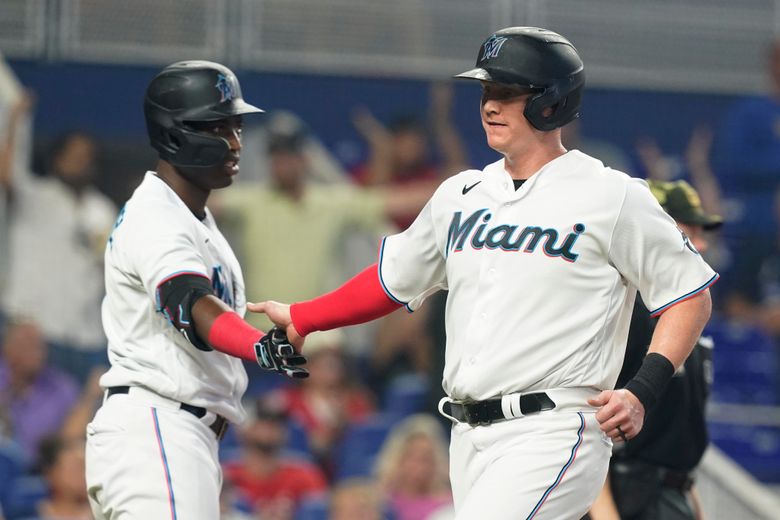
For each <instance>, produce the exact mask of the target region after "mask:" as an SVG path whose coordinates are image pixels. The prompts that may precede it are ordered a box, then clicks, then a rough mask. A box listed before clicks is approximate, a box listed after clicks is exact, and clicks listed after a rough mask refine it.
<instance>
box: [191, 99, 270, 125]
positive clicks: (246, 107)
mask: <svg viewBox="0 0 780 520" xmlns="http://www.w3.org/2000/svg"><path fill="white" fill-rule="evenodd" d="M263 112H265V110H263V109H262V108H258V107H256V106H254V105H250V104H249V103H247V102H246V101H244V100H243V99H234V100H232V101H231V102H229V103H223V104H221V105H218V106H215V107H211V108H209V109H207V110H203V108H197V109H193V110H192V111H190V112H189V113H184V114H182V117H181V118H180V119H181V120H182V121H218V120H220V119H225V118H228V117H234V116H243V115H247V114H261V113H263Z"/></svg>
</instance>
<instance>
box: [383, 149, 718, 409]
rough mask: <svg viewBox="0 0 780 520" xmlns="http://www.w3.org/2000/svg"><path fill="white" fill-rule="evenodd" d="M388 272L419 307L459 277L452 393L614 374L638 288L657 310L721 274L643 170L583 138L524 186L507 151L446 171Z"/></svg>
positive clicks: (485, 393)
mask: <svg viewBox="0 0 780 520" xmlns="http://www.w3.org/2000/svg"><path fill="white" fill-rule="evenodd" d="M379 273H380V278H381V281H382V284H383V286H384V287H385V290H386V291H387V293H388V294H389V295H390V296H391V297H392V298H394V299H396V300H397V301H399V302H401V303H405V304H406V305H407V306H408V308H409V309H410V310H414V309H415V308H417V307H418V306H419V305H420V304H421V303H422V301H423V300H424V299H425V297H426V296H427V295H429V294H431V293H432V292H434V291H436V290H438V289H449V297H448V299H447V309H446V332H447V349H446V361H445V367H444V381H443V385H444V390H445V391H446V392H447V394H448V395H449V396H450V397H451V398H453V399H488V398H491V397H496V396H498V395H502V394H508V393H512V392H529V391H535V390H545V389H552V388H574V387H592V388H598V389H610V388H613V386H614V384H615V381H616V380H617V376H618V373H619V372H620V367H621V364H622V362H623V357H624V353H625V346H626V340H627V336H628V327H629V321H630V318H631V312H632V306H633V302H634V298H635V296H636V291H637V290H639V292H640V293H641V295H642V298H643V299H644V301H645V303H646V304H647V305H648V307H649V308H650V309H651V311H652V312H653V313H654V314H656V315H657V314H660V313H661V312H663V311H664V310H665V309H666V308H668V307H669V306H671V305H673V304H674V303H676V302H679V301H681V300H683V299H685V298H688V297H691V296H693V295H695V294H697V293H698V292H700V291H703V290H704V289H706V288H707V287H708V286H709V285H711V284H712V283H713V282H714V281H715V280H716V279H717V277H718V275H717V274H716V273H715V272H714V271H713V270H712V269H711V268H710V267H709V266H708V265H707V264H706V263H705V262H704V261H703V260H702V258H701V257H700V256H699V254H698V253H697V252H696V251H695V250H694V249H693V246H692V245H691V244H690V242H689V241H688V240H687V238H686V237H685V236H684V235H683V234H682V233H681V232H680V231H679V230H678V229H677V227H676V226H675V224H674V221H673V220H672V219H671V218H670V217H669V216H668V215H667V214H666V213H664V211H663V210H662V209H661V207H660V205H659V204H658V202H657V201H656V200H655V198H654V197H653V196H652V194H651V193H650V190H649V189H648V188H647V185H646V183H645V182H644V181H642V180H639V179H633V178H631V177H629V176H627V175H625V174H623V173H621V172H618V171H615V170H612V169H610V168H607V167H605V166H604V165H603V164H602V163H601V162H600V161H598V160H596V159H594V158H592V157H589V156H587V155H585V154H583V153H581V152H579V151H576V150H573V151H570V152H568V153H566V154H564V155H562V156H561V157H558V158H557V159H555V160H553V161H551V162H549V163H548V164H546V165H545V166H544V167H543V168H542V169H541V170H539V171H538V172H537V173H536V174H535V175H533V176H532V177H531V178H530V179H528V180H527V181H526V182H525V183H524V184H523V185H522V186H521V187H520V189H518V190H517V191H515V189H514V185H513V182H512V179H511V177H510V176H509V174H508V173H507V172H506V170H505V169H504V161H503V159H502V160H500V161H498V162H495V163H493V164H490V165H488V166H487V167H485V169H484V170H483V171H479V170H467V171H464V172H461V173H460V174H458V175H456V176H454V177H451V178H449V179H447V180H446V181H445V182H444V183H442V185H441V186H440V187H439V189H438V190H437V191H436V193H435V194H434V195H433V197H432V198H431V200H430V201H429V202H428V204H427V205H426V206H425V208H424V209H423V210H422V212H421V213H420V215H419V216H418V218H417V220H416V221H415V222H414V223H413V224H412V226H411V227H410V228H409V229H407V230H406V231H404V232H403V233H400V234H398V235H393V236H390V237H387V238H386V239H385V240H384V242H383V244H382V250H381V254H380V260H379Z"/></svg>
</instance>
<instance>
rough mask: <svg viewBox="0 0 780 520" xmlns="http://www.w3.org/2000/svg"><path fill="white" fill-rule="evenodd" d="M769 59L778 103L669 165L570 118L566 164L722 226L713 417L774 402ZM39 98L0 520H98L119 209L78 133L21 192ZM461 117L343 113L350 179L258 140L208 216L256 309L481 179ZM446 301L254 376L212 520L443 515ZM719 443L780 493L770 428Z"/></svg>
mask: <svg viewBox="0 0 780 520" xmlns="http://www.w3.org/2000/svg"><path fill="white" fill-rule="evenodd" d="M767 63H768V67H767V71H768V74H769V75H770V76H771V78H772V80H773V85H774V90H773V91H772V92H771V93H769V94H768V95H766V96H752V97H749V98H745V99H744V100H742V101H738V102H736V103H734V104H733V106H732V107H731V108H730V109H729V111H728V113H727V115H726V116H725V117H724V118H723V120H722V121H721V122H720V124H719V125H718V126H717V127H711V128H707V127H700V128H697V129H696V130H695V131H694V132H693V133H692V135H690V136H689V140H688V142H687V143H686V144H685V145H684V148H685V152H684V154H682V155H679V156H677V155H672V154H669V153H668V152H667V151H665V150H663V149H661V148H660V147H659V145H658V144H657V142H656V140H655V139H654V137H653V136H646V137H645V138H644V139H642V140H640V141H639V142H637V143H636V145H635V148H634V149H623V148H620V147H618V146H616V145H615V144H613V143H610V142H608V141H605V140H598V141H597V140H593V139H590V138H589V136H588V135H587V134H583V132H582V130H581V126H580V124H579V123H578V122H574V123H572V124H570V125H569V126H567V127H566V128H565V129H564V143H565V144H566V146H567V147H568V148H570V149H573V148H576V149H580V150H582V151H584V152H586V153H589V154H591V155H594V156H595V157H597V158H599V159H601V160H602V161H603V162H604V163H605V164H607V165H608V166H612V167H614V168H615V169H619V170H622V171H625V172H626V173H628V174H630V175H632V176H637V177H643V178H652V179H658V180H676V179H685V180H687V181H688V182H690V183H691V184H692V185H693V186H694V187H695V188H696V189H697V190H698V192H699V194H700V195H701V199H702V200H701V202H702V205H703V207H704V210H705V211H706V212H707V213H710V214H716V215H722V216H723V217H724V218H725V220H726V224H725V226H724V228H723V230H722V231H721V232H720V233H719V234H717V235H713V236H710V237H708V239H709V241H710V248H709V251H708V253H707V260H708V262H709V263H710V264H711V265H712V266H713V267H714V268H715V269H716V270H717V271H719V272H720V273H721V276H722V278H721V281H720V282H719V283H718V284H717V285H716V286H715V287H714V288H713V294H714V298H713V299H714V304H715V307H716V308H715V312H714V315H713V318H712V320H711V322H710V323H709V325H708V326H707V329H706V331H705V335H709V336H712V338H713V340H714V344H715V353H714V356H713V357H714V366H713V371H714V386H713V393H712V401H714V402H716V403H729V404H742V405H751V406H756V405H760V406H777V405H778V404H780V385H779V384H778V382H780V366H778V361H777V359H778V340H779V339H780V235H779V233H780V189H779V188H780V44H778V45H775V46H773V47H772V49H771V52H770V53H769V55H768V61H767ZM245 95H246V96H247V98H248V99H251V93H248V92H247V93H245ZM35 96H36V94H35V93H33V92H26V93H25V94H24V95H23V96H21V97H20V98H19V99H18V101H17V102H16V103H15V104H14V105H13V106H12V107H11V108H10V110H8V111H7V112H6V115H5V118H4V119H3V120H2V121H0V195H1V196H2V198H3V201H4V204H3V205H2V207H3V208H4V212H5V213H4V215H3V217H2V219H0V222H2V223H3V225H4V226H6V227H5V230H4V231H5V233H3V234H0V236H3V237H5V238H4V243H2V244H0V251H2V254H3V256H5V257H6V261H5V263H4V264H3V265H6V266H7V269H6V270H5V271H6V272H3V273H0V280H2V284H0V285H1V286H2V287H3V290H2V294H0V301H1V302H2V306H1V307H0V317H1V319H0V321H2V329H1V330H2V334H1V335H0V344H1V345H2V349H1V352H0V506H2V511H3V514H4V515H5V518H6V519H7V520H13V519H19V518H29V519H32V518H40V519H49V520H53V519H60V520H65V519H68V520H76V519H88V518H91V516H90V513H89V507H88V504H87V497H86V490H85V485H84V478H83V473H84V467H83V466H84V454H83V441H84V430H85V426H86V424H87V422H88V421H89V420H90V419H91V417H92V414H93V413H94V411H95V409H96V408H97V406H98V405H99V403H100V401H101V399H102V397H103V393H102V391H101V389H100V387H99V386H98V383H97V380H98V378H99V376H100V374H102V372H103V370H105V366H106V363H107V358H106V345H105V337H104V335H103V332H102V328H101V325H100V303H101V299H102V296H103V272H102V255H103V249H104V245H105V241H106V238H107V237H108V235H109V232H110V230H111V228H112V226H113V224H114V220H115V218H116V215H117V213H118V209H119V208H120V207H121V205H122V204H123V200H119V199H117V198H113V199H112V198H110V197H109V196H108V195H106V194H104V192H102V191H101V190H100V189H98V188H97V186H98V185H102V184H101V182H103V183H104V182H105V180H103V181H101V176H102V175H105V172H102V171H100V169H99V167H98V165H99V163H100V161H99V158H100V154H101V153H102V152H101V141H100V139H99V138H98V137H97V136H93V135H89V134H88V133H85V132H83V131H82V129H80V128H79V127H78V126H77V125H78V122H76V121H74V128H73V129H72V131H71V132H68V133H66V134H64V135H62V136H61V137H60V138H58V139H56V140H54V141H53V142H50V143H46V144H47V146H45V147H36V148H37V151H36V155H35V157H34V160H33V164H34V168H33V172H32V173H31V174H30V173H28V172H27V171H23V170H22V169H20V168H18V167H17V164H18V163H19V158H18V157H15V156H14V154H15V150H17V146H16V143H15V139H17V137H18V135H19V132H18V131H17V130H18V128H19V126H20V125H21V124H22V122H23V121H24V120H25V118H27V117H28V116H29V114H30V113H31V112H32V111H34V110H35V107H36V98H35ZM452 103H453V96H452V88H451V86H450V85H447V84H434V85H431V89H430V98H429V110H428V113H426V114H419V113H417V114H412V115H409V114H397V115H396V116H395V117H393V118H389V119H387V120H380V119H379V118H378V117H377V116H375V115H374V114H372V113H371V112H370V111H369V110H368V109H366V108H365V107H355V110H354V112H353V113H352V114H344V117H345V118H351V120H352V123H353V125H354V127H355V128H356V130H357V131H358V132H359V134H360V135H361V136H362V138H363V139H364V140H365V143H366V146H367V149H368V150H369V153H368V155H367V157H366V158H365V161H363V162H362V163H360V164H358V165H357V166H355V165H350V166H349V167H347V166H345V165H342V164H341V163H340V162H339V161H338V160H337V159H335V158H334V155H332V154H331V153H330V151H329V150H328V149H327V148H326V147H325V146H324V145H323V144H322V142H321V141H320V139H319V136H317V135H315V134H314V132H313V131H311V130H310V128H309V126H308V125H307V123H306V122H305V121H303V120H301V119H300V118H299V117H298V116H296V115H295V114H294V113H292V112H270V113H268V114H267V115H266V116H265V118H264V119H263V123H262V124H261V125H260V126H258V127H255V128H248V129H247V131H246V132H245V137H244V146H245V151H244V153H243V154H242V160H241V174H240V177H241V178H240V180H239V181H238V182H237V184H236V185H235V186H233V187H231V188H229V189H226V190H223V191H219V192H215V193H213V194H212V199H211V200H210V207H211V208H212V211H213V212H214V214H215V216H216V217H217V219H218V221H219V222H220V226H221V228H222V229H223V231H224V232H225V234H226V235H227V236H228V238H229V240H230V241H231V243H232V245H233V247H234V249H235V250H236V253H237V255H238V257H239V260H240V262H241V265H242V268H243V270H244V276H245V279H246V286H247V298H248V300H249V301H262V300H265V299H275V300H279V301H285V302H290V301H299V300H303V299H308V298H311V297H313V296H315V295H318V294H320V293H322V292H323V291H325V290H328V289H331V288H333V287H335V286H336V285H337V284H338V283H339V282H341V281H343V280H344V279H346V277H348V276H349V275H351V274H354V273H355V272H357V271H358V270H359V269H360V268H362V267H363V266H364V265H367V264H368V263H370V262H372V261H374V260H375V257H376V253H377V248H378V243H379V239H380V237H381V236H382V235H385V234H388V233H393V232H395V231H396V230H401V229H404V228H405V227H407V226H408V225H409V224H410V223H411V222H412V221H413V219H414V218H415V215H416V214H417V212H418V211H419V210H420V209H421V208H422V206H423V205H424V203H425V202H426V200H427V199H428V198H429V196H430V195H431V194H432V193H433V190H434V189H435V188H436V186H437V185H438V184H439V183H440V182H441V180H442V179H444V178H446V177H447V176H450V175H453V174H456V173H458V172H459V171H462V170H464V169H467V168H469V167H479V168H481V167H482V166H483V165H481V164H473V163H472V162H471V160H470V158H469V157H468V153H467V147H465V146H464V143H463V142H462V138H461V137H460V132H459V129H458V128H456V126H455V125H454V124H453V122H452V119H451V117H450V113H451V110H452ZM474 109H475V110H476V92H475V101H474ZM139 110H140V107H139ZM139 153H141V152H139ZM142 153H148V151H147V150H144V151H143V152H142ZM151 167H153V163H150V164H149V168H151ZM137 174H138V177H137V180H138V181H140V179H141V176H142V174H143V172H142V171H138V172H137ZM117 192H119V193H122V191H121V190H118V191H115V192H114V193H117ZM161 225H164V223H161ZM445 304H446V294H439V295H436V296H435V297H433V298H431V299H430V300H429V301H428V302H427V303H426V305H425V306H424V307H423V308H422V309H421V310H419V311H417V312H415V313H413V314H408V313H403V312H396V313H394V314H392V315H390V316H388V317H386V318H385V319H383V320H381V321H379V322H378V323H375V324H371V325H366V326H361V327H354V328H350V329H347V330H344V331H333V332H329V333H320V334H315V335H313V336H312V337H311V338H309V339H308V341H307V343H306V347H305V350H304V353H305V354H306V355H307V356H308V358H309V370H310V372H311V377H310V378H309V379H306V380H303V381H300V382H298V381H295V382H293V381H287V380H285V379H283V378H281V377H278V376H276V375H269V374H267V373H263V372H262V371H261V370H260V369H259V368H258V367H255V366H250V365H247V370H248V372H249V374H250V386H249V390H248V392H247V395H246V408H247V410H248V411H249V414H250V419H249V420H248V421H247V423H246V424H243V425H233V427H232V428H231V430H230V431H229V434H228V436H227V438H226V439H225V440H224V441H223V442H222V446H221V451H222V453H221V457H222V460H223V462H224V510H225V513H224V517H223V518H226V519H227V518H230V519H242V518H252V519H264V520H294V519H297V520H307V519H318V518H330V519H333V520H349V519H355V520H357V519H360V520H371V519H380V518H389V519H395V520H425V519H439V520H443V519H446V518H451V517H452V510H451V497H450V492H449V483H448V476H447V438H448V434H447V432H448V428H449V425H448V424H447V423H446V421H443V420H442V419H441V418H440V417H438V416H437V415H436V414H435V403H436V402H437V401H438V399H439V398H440V397H441V395H442V391H441V385H440V382H441V369H442V366H443V356H444V342H445V331H444V321H443V314H444V308H445ZM251 321H253V322H254V324H255V325H257V326H259V327H261V328H263V329H267V328H268V326H269V324H268V322H266V321H264V317H262V316H252V317H251ZM489 338H490V331H485V339H486V341H489V340H490V339H489ZM710 433H711V437H712V439H713V441H714V442H715V443H716V444H717V445H719V446H720V447H721V449H723V450H724V451H726V452H727V453H729V454H730V455H731V456H732V457H734V458H735V459H736V460H737V461H738V462H741V463H742V464H743V465H744V467H745V468H746V469H748V470H749V471H751V472H753V474H754V475H755V476H757V477H758V478H760V479H762V480H764V481H767V482H780V469H779V468H780V434H778V431H777V428H774V429H772V428H770V427H764V426H750V425H742V426H734V425H724V424H720V423H718V422H717V421H713V422H712V423H711V424H710ZM756 436H758V438H760V439H763V442H756V441H755V439H756V438H757V437H756ZM2 516H3V515H2V514H0V517H2Z"/></svg>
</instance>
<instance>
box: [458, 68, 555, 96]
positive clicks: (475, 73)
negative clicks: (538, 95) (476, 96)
mask: <svg viewBox="0 0 780 520" xmlns="http://www.w3.org/2000/svg"><path fill="white" fill-rule="evenodd" d="M453 78H457V79H477V80H480V81H487V82H490V83H500V84H502V85H514V86H518V87H522V88H527V89H530V90H532V91H536V90H543V89H544V87H542V86H540V85H533V84H531V83H530V82H527V81H518V78H513V77H512V76H511V75H509V74H506V73H504V72H502V71H499V70H494V71H492V72H491V71H489V70H487V69H483V68H482V67H476V68H473V69H471V70H467V71H466V72H461V73H460V74H456V75H455V76H453Z"/></svg>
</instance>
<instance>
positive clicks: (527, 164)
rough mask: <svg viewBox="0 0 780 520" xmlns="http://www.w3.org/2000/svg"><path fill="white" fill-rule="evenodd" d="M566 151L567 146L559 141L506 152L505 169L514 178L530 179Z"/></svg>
mask: <svg viewBox="0 0 780 520" xmlns="http://www.w3.org/2000/svg"><path fill="white" fill-rule="evenodd" d="M566 152H567V150H566V148H564V147H563V145H562V144H561V143H560V141H558V142H557V143H551V144H550V145H547V146H532V147H529V148H527V149H521V150H515V151H512V152H509V153H504V154H503V155H504V169H505V170H506V171H507V173H509V176H510V177H512V178H513V179H528V178H529V177H531V176H532V175H533V174H535V173H536V172H538V171H539V170H540V169H541V168H542V167H543V166H544V165H545V164H547V163H549V162H550V161H552V160H554V159H557V158H558V157H560V156H561V155H564V154H565V153H566Z"/></svg>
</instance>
